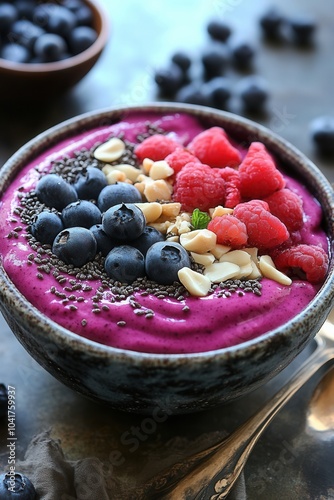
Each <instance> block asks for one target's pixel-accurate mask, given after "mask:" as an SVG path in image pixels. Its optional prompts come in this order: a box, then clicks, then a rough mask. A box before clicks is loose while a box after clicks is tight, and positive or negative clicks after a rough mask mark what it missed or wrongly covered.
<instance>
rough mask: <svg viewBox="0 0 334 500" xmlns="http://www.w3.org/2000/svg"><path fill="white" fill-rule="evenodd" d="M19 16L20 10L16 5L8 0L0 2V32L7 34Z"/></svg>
mask: <svg viewBox="0 0 334 500" xmlns="http://www.w3.org/2000/svg"><path fill="white" fill-rule="evenodd" d="M17 18H18V11H17V8H16V7H15V5H12V4H11V3H7V2H6V3H3V4H0V33H1V34H6V33H7V32H8V31H9V30H10V27H11V25H12V24H13V23H14V22H15V21H16V20H17Z"/></svg>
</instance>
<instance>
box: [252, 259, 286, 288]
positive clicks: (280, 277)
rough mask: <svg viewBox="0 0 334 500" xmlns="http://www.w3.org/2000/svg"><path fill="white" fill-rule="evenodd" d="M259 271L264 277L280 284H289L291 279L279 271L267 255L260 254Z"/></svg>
mask: <svg viewBox="0 0 334 500" xmlns="http://www.w3.org/2000/svg"><path fill="white" fill-rule="evenodd" d="M259 267H260V271H261V273H262V274H263V276H265V277H266V278H269V279H272V280H274V281H277V283H280V284H281V285H291V283H292V280H291V279H290V278H289V277H288V276H287V275H286V274H284V273H281V271H279V270H278V269H277V268H276V266H275V264H274V261H273V260H272V258H271V257H270V256H269V255H261V257H260V261H259Z"/></svg>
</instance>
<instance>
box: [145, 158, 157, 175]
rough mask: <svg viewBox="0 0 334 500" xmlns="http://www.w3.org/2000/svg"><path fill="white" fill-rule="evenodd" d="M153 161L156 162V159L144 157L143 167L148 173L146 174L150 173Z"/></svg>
mask: <svg viewBox="0 0 334 500" xmlns="http://www.w3.org/2000/svg"><path fill="white" fill-rule="evenodd" d="M153 163H154V161H153V160H151V158H144V160H143V163H142V169H143V171H144V174H146V175H148V174H149V172H150V170H151V167H152V165H153Z"/></svg>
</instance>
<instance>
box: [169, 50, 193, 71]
mask: <svg viewBox="0 0 334 500" xmlns="http://www.w3.org/2000/svg"><path fill="white" fill-rule="evenodd" d="M172 62H173V63H174V64H176V65H177V66H179V67H180V68H181V69H182V71H183V72H184V73H186V72H187V71H188V70H189V69H190V66H191V57H190V56H189V55H188V54H186V53H185V52H182V51H179V52H175V54H173V56H172Z"/></svg>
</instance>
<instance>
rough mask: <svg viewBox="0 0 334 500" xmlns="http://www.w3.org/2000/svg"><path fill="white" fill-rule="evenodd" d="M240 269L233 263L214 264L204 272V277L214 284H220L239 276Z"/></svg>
mask: <svg viewBox="0 0 334 500" xmlns="http://www.w3.org/2000/svg"><path fill="white" fill-rule="evenodd" d="M239 272H240V267H239V266H237V265H236V264H231V262H214V263H213V264H211V266H208V267H207V268H206V269H205V271H204V276H206V277H207V278H209V280H210V281H212V283H220V282H221V281H226V280H229V279H232V278H235V276H237V275H238V273H239Z"/></svg>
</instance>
